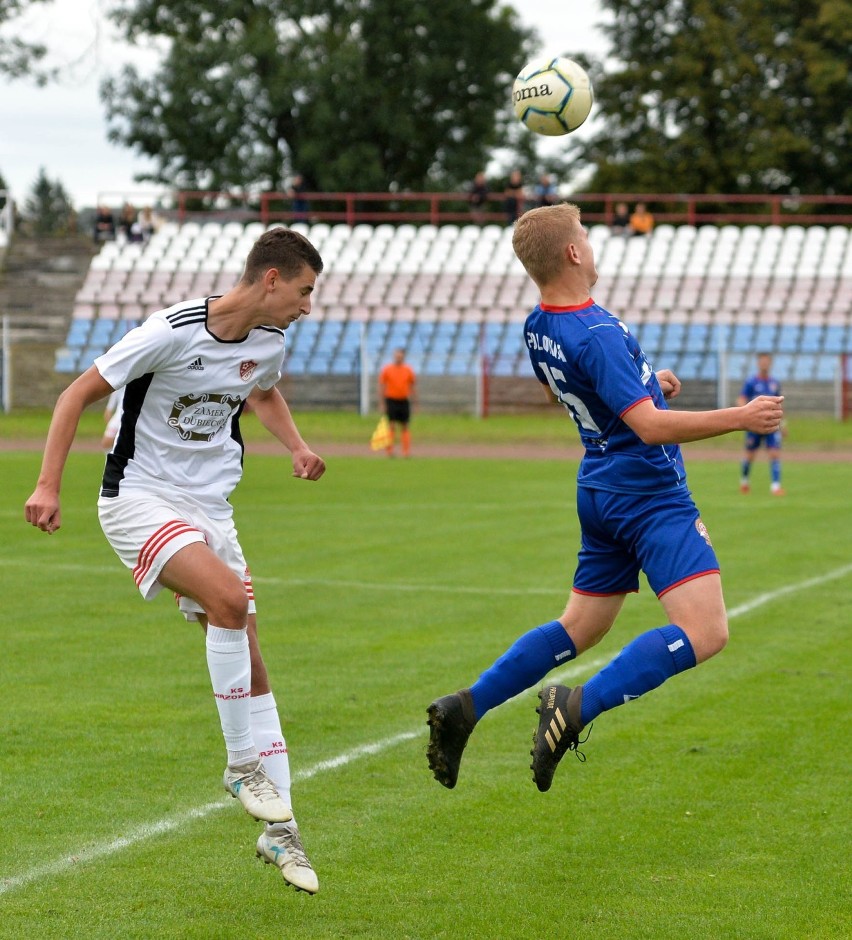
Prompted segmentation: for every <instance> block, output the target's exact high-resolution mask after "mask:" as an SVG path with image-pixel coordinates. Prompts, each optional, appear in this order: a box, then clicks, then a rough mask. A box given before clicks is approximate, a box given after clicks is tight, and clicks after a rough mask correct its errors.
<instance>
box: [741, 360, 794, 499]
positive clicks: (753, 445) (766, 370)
mask: <svg viewBox="0 0 852 940" xmlns="http://www.w3.org/2000/svg"><path fill="white" fill-rule="evenodd" d="M771 370H772V356H770V355H769V353H758V355H757V372H756V373H755V374H754V375H753V376H751V377H750V378H748V379H746V380H745V383H744V384H743V390H742V391H741V392H740V394H739V397H738V398H737V404H738V405H745V404H746V403H747V402H750V401H751V400H752V399H753V398H757V396H758V395H780V394H781V383H780V382H779V381H778V379H776V378H773V377H772V375H771V374H770V372H771ZM782 435H783V430H782V429H780V428H779V430H777V431H773V432H772V433H771V434H755V433H754V432H752V431H746V436H745V454H744V455H743V462H742V464H741V473H740V492H741V493H748V492H750V491H751V483H750V482H749V477H750V476H751V465H752V464H753V463H754V458H755V456H756V454H757V452H758V450H759V449H760V445H761V444H764V443H765V444H766V453H767V456H768V457H769V474H770V479H771V483H770V485H769V491H770V493H772V494H773V496H783V495H784V490H783V489H782V488H781V438H782Z"/></svg>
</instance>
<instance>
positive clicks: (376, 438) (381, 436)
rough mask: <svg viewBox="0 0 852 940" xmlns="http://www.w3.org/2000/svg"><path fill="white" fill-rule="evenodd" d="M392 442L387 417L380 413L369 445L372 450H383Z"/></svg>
mask: <svg viewBox="0 0 852 940" xmlns="http://www.w3.org/2000/svg"><path fill="white" fill-rule="evenodd" d="M392 443H393V433H392V431H391V426H390V423H389V421H388V419H387V418H386V417H385V416H384V415H382V416H381V418H379V423H378V424H377V425H376V430H375V431H373V436H372V437H371V438H370V447H371V448H372V450H384V449H385V448H386V447H390V446H391V444H392Z"/></svg>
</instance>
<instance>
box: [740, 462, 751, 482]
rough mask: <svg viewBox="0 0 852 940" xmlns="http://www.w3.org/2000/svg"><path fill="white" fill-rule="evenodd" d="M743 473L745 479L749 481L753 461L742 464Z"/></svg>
mask: <svg viewBox="0 0 852 940" xmlns="http://www.w3.org/2000/svg"><path fill="white" fill-rule="evenodd" d="M741 472H742V475H743V479H744V480H747V479H748V475H749V473H751V461H750V460H744V461H743V462H742V466H741Z"/></svg>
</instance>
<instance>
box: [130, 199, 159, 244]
mask: <svg viewBox="0 0 852 940" xmlns="http://www.w3.org/2000/svg"><path fill="white" fill-rule="evenodd" d="M136 221H137V223H138V225H139V232H140V234H141V235H142V241H143V242H147V241H148V240H149V239H150V238H151V236H152V235H153V234H154V233H155V232H156V231H157V230H158V229H159V227H160V226H161V225H162V224H163V220H162V219H161V218H160V217H159V215H157V213H156V212H154V210H153V209H152V208H151V207H150V206H143V207H142V208H141V209H140V210H139V215H138V217H137V219H136Z"/></svg>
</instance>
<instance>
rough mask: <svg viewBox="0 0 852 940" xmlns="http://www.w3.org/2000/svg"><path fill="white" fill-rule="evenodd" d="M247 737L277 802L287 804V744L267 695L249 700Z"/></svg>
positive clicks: (276, 711)
mask: <svg viewBox="0 0 852 940" xmlns="http://www.w3.org/2000/svg"><path fill="white" fill-rule="evenodd" d="M251 733H252V737H253V738H254V744H255V747H256V748H257V752H258V754H259V755H260V759H261V760H262V761H263V766H264V768H265V769H266V773H267V774H268V775H269V777H270V778H271V779H272V782H273V783H274V784H275V789H276V790H277V791H278V793H279V795H280V796H281V799H282V800H284V802H285V803H286V804H287V805H288V806H292V803H291V802H290V758H289V756H288V754H287V743H286V742H285V740H284V733H283V732H282V731H281V719H280V717H279V715H278V709H277V708H276V706H275V696H274V695H273V694H272V693H271V692H267V693H266V694H265V695H256V696H254V698H252V700H251Z"/></svg>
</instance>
